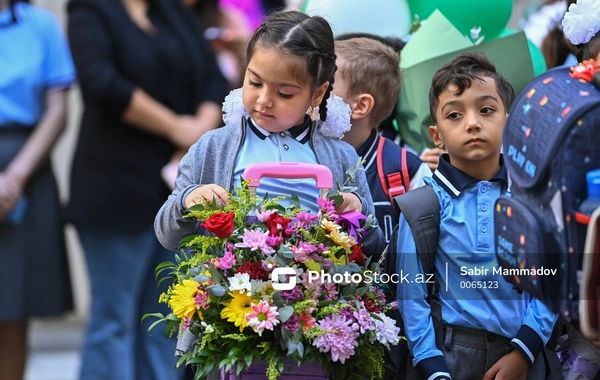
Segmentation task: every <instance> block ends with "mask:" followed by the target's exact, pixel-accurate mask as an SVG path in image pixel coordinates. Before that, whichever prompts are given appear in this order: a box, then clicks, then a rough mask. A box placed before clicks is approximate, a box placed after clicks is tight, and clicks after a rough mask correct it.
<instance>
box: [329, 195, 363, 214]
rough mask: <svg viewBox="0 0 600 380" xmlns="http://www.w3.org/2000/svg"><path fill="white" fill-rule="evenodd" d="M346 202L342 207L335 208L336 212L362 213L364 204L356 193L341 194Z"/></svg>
mask: <svg viewBox="0 0 600 380" xmlns="http://www.w3.org/2000/svg"><path fill="white" fill-rule="evenodd" d="M341 195H342V198H344V201H343V202H342V204H341V205H339V206H337V207H336V208H335V212H336V213H338V214H341V213H344V212H346V211H358V212H361V211H362V203H361V202H360V198H358V196H357V195H356V194H354V193H343V194H341Z"/></svg>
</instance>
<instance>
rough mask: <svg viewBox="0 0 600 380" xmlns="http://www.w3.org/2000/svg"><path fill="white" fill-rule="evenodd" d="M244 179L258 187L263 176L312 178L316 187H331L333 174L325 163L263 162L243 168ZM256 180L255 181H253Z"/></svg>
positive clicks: (250, 184) (251, 185)
mask: <svg viewBox="0 0 600 380" xmlns="http://www.w3.org/2000/svg"><path fill="white" fill-rule="evenodd" d="M243 177H244V179H251V180H253V181H252V182H250V183H249V184H248V186H250V187H258V185H259V184H260V179H261V178H263V177H272V178H286V179H288V178H293V179H297V178H312V179H314V180H315V181H316V182H317V189H331V188H332V187H333V175H332V174H331V170H329V168H328V167H327V166H325V165H319V164H307V163H304V162H265V163H260V164H251V165H249V166H248V167H247V168H246V170H244V175H243ZM255 181H256V182H255Z"/></svg>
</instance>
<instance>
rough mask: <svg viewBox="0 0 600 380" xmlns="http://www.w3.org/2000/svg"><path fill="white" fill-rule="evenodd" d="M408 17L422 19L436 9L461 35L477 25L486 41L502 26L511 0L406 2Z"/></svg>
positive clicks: (500, 29) (507, 18) (506, 21)
mask: <svg viewBox="0 0 600 380" xmlns="http://www.w3.org/2000/svg"><path fill="white" fill-rule="evenodd" d="M408 6H409V7H410V11H411V15H413V16H414V15H415V14H417V15H419V18H420V19H421V20H425V19H426V18H427V17H429V15H430V14H431V13H432V12H433V11H434V10H436V9H439V10H440V12H442V13H443V14H444V16H446V18H447V19H448V20H450V22H451V23H452V24H453V25H454V26H455V27H456V29H458V30H459V31H460V32H461V33H462V34H466V35H469V34H470V33H469V31H470V30H471V28H473V27H475V26H481V35H485V36H486V39H488V40H489V39H491V38H494V37H496V36H497V35H498V34H499V33H500V32H501V31H502V30H503V29H504V27H506V24H507V23H508V20H509V19H510V15H511V13H512V6H513V0H408Z"/></svg>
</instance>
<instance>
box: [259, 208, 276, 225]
mask: <svg viewBox="0 0 600 380" xmlns="http://www.w3.org/2000/svg"><path fill="white" fill-rule="evenodd" d="M274 213H275V210H266V211H265V206H264V205H263V206H262V207H261V208H260V211H258V210H256V219H258V220H260V221H261V222H263V223H264V222H266V221H267V219H269V216H271V214H274Z"/></svg>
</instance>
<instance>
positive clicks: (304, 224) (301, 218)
mask: <svg viewBox="0 0 600 380" xmlns="http://www.w3.org/2000/svg"><path fill="white" fill-rule="evenodd" d="M317 220H319V215H317V214H311V213H310V212H306V211H300V212H299V213H298V214H296V224H297V226H298V227H300V228H305V229H306V228H308V227H310V226H311V225H312V224H314V223H316V222H317Z"/></svg>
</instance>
